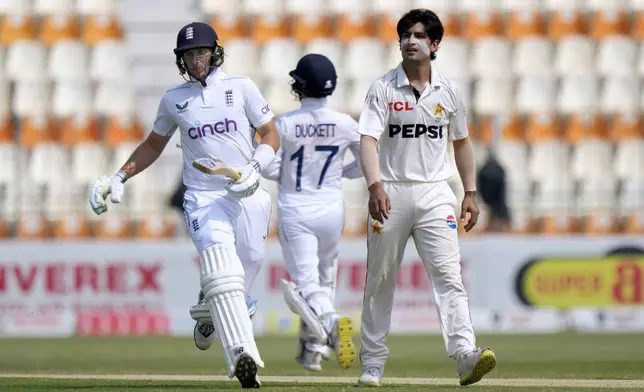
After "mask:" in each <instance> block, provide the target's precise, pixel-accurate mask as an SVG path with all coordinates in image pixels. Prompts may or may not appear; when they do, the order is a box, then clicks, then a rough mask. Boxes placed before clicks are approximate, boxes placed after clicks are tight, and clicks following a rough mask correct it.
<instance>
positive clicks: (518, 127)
mask: <svg viewBox="0 0 644 392" xmlns="http://www.w3.org/2000/svg"><path fill="white" fill-rule="evenodd" d="M494 120H495V116H481V117H480V118H479V121H478V127H477V128H478V132H477V133H478V134H479V137H480V140H481V142H482V143H483V144H484V145H486V146H492V142H493V140H495V135H494V127H495V121H494ZM500 138H501V139H502V140H504V141H517V142H519V141H520V142H522V141H523V140H524V139H525V135H524V127H523V124H522V118H521V117H520V116H518V115H512V116H510V117H509V118H508V119H507V121H503V122H502V125H501V135H500Z"/></svg>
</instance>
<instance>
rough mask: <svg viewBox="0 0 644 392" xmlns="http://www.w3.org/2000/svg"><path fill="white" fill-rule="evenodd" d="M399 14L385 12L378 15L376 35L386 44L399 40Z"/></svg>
mask: <svg viewBox="0 0 644 392" xmlns="http://www.w3.org/2000/svg"><path fill="white" fill-rule="evenodd" d="M398 19H400V16H399V15H395V14H385V15H380V16H378V17H377V22H376V23H375V26H376V36H377V37H378V38H379V39H380V40H381V41H382V42H384V43H385V44H388V43H390V42H396V41H398V32H396V25H397V24H398Z"/></svg>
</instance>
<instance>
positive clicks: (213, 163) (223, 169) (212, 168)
mask: <svg viewBox="0 0 644 392" xmlns="http://www.w3.org/2000/svg"><path fill="white" fill-rule="evenodd" d="M192 166H194V167H195V168H196V169H197V170H199V171H200V172H202V173H206V174H210V175H222V176H226V177H228V178H230V179H233V180H235V181H237V180H239V179H240V178H241V174H240V173H239V172H238V171H237V170H235V169H233V168H230V167H228V166H227V165H226V164H225V163H223V162H220V161H218V160H216V159H213V158H199V159H195V160H194V161H192Z"/></svg>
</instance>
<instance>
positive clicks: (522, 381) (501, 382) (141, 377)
mask: <svg viewBox="0 0 644 392" xmlns="http://www.w3.org/2000/svg"><path fill="white" fill-rule="evenodd" d="M0 378H30V379H58V380H124V381H229V380H230V379H229V378H228V377H226V376H198V375H193V376H188V375H170V374H67V375H64V374H0ZM261 379H262V381H266V382H269V383H270V382H274V383H281V384H316V383H317V384H345V385H355V384H356V382H357V377H322V376H318V377H316V376H293V377H289V376H262V377H261ZM383 385H385V386H386V385H434V386H456V385H458V381H457V380H456V379H454V378H385V380H384V382H383ZM476 385H481V386H490V387H542V388H614V389H639V390H644V380H574V379H549V378H488V379H484V380H482V381H480V382H479V383H477V384H476Z"/></svg>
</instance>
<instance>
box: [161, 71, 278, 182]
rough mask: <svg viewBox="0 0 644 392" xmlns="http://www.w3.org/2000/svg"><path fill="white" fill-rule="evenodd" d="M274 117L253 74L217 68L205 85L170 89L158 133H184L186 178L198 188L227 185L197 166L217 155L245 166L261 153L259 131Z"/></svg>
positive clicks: (189, 84) (235, 164)
mask: <svg viewBox="0 0 644 392" xmlns="http://www.w3.org/2000/svg"><path fill="white" fill-rule="evenodd" d="M272 118H273V112H272V111H271V109H270V107H269V106H268V103H267V102H266V99H264V97H263V96H262V94H261V93H260V91H259V89H258V88H257V86H256V85H255V83H253V81H252V80H250V79H249V78H247V77H243V76H232V75H228V74H226V73H225V72H224V71H222V70H221V69H216V70H214V71H213V72H212V73H211V74H210V75H209V76H208V78H207V79H206V87H202V86H201V84H200V83H188V82H186V83H184V84H182V85H180V86H178V87H176V88H173V89H170V90H168V91H166V93H165V94H164V96H163V98H162V99H161V103H160V104H159V110H158V112H157V117H156V120H155V122H154V132H156V133H158V134H159V135H163V136H171V135H172V134H173V133H174V132H175V131H176V130H177V129H179V131H180V132H181V148H182V149H183V182H184V184H185V185H186V186H187V187H188V188H189V189H193V190H203V191H213V190H218V189H223V188H224V186H225V185H226V184H227V182H228V179H227V178H225V177H223V176H211V175H208V174H204V173H202V172H200V171H198V170H197V169H195V168H194V167H193V166H192V162H193V161H194V160H195V159H197V158H203V157H212V158H217V159H219V160H221V161H222V162H224V163H226V164H227V165H229V166H231V167H234V168H237V169H241V168H242V167H244V166H245V165H247V164H248V163H249V162H250V160H251V158H252V156H253V153H254V152H255V146H256V144H257V143H256V142H255V132H256V131H255V130H256V129H257V128H259V127H261V126H262V125H264V124H266V123H267V122H269V121H270V120H271V119H272Z"/></svg>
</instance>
